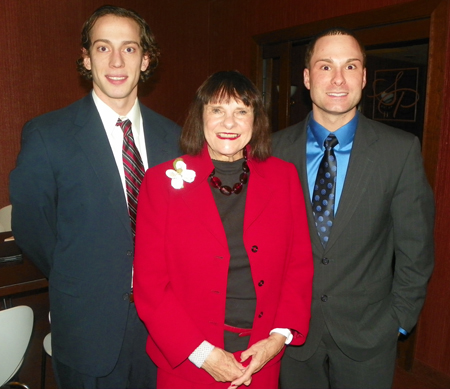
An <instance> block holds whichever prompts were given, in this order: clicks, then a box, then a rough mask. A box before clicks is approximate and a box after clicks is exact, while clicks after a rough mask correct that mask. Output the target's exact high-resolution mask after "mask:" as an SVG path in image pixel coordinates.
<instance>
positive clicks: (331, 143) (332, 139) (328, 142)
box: [323, 134, 339, 149]
mask: <svg viewBox="0 0 450 389" xmlns="http://www.w3.org/2000/svg"><path fill="white" fill-rule="evenodd" d="M338 143H339V141H338V139H337V138H336V135H333V134H330V135H328V136H327V139H325V142H323V145H324V146H325V148H326V149H332V148H334V147H335V146H336V145H337V144H338Z"/></svg>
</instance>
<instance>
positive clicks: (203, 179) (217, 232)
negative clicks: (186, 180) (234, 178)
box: [180, 148, 228, 250]
mask: <svg viewBox="0 0 450 389" xmlns="http://www.w3.org/2000/svg"><path fill="white" fill-rule="evenodd" d="M183 158H184V162H185V163H186V165H187V168H188V169H191V170H194V171H195V173H196V177H195V180H194V182H193V183H192V184H189V185H187V186H186V187H185V189H186V190H185V191H184V190H183V191H181V192H180V196H181V197H182V199H183V201H184V202H185V203H186V209H187V210H188V212H190V213H191V214H192V218H195V219H197V220H199V222H200V224H201V225H202V226H204V228H205V230H206V231H208V233H210V234H211V235H212V236H213V237H214V238H215V239H216V240H217V241H218V242H219V244H220V245H221V246H222V247H224V248H225V249H227V250H228V243H227V238H226V235H225V230H224V229H223V224H222V220H221V219H220V215H219V211H218V210H217V206H216V203H215V201H214V197H213V195H212V193H211V188H210V186H209V182H208V177H209V175H210V173H211V172H212V170H213V169H214V165H213V164H212V162H211V159H210V157H209V154H208V151H207V150H206V148H205V149H204V150H203V152H202V154H201V155H200V156H198V157H183ZM199 234H200V232H199Z"/></svg>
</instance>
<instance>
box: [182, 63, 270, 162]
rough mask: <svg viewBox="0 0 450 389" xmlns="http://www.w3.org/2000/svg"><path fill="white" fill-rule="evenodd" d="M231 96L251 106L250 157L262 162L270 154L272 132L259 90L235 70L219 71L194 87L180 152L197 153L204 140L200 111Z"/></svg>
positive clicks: (200, 149)
mask: <svg viewBox="0 0 450 389" xmlns="http://www.w3.org/2000/svg"><path fill="white" fill-rule="evenodd" d="M230 99H235V100H240V101H242V102H243V103H244V104H245V105H246V106H247V107H252V108H253V117H254V120H253V129H252V138H251V139H250V142H249V145H250V146H251V149H250V153H251V154H250V156H251V157H252V158H255V159H257V160H260V161H263V160H265V159H267V158H268V157H270V155H271V134H270V127H269V119H268V117H267V112H266V109H265V107H264V103H263V100H262V96H261V93H260V92H259V90H258V89H257V88H256V86H255V85H254V84H253V83H252V82H251V81H250V80H249V79H248V78H247V77H245V76H244V75H242V74H241V73H239V72H238V71H220V72H217V73H214V74H213V75H211V76H209V77H208V78H207V79H206V81H205V82H204V83H203V84H202V85H201V86H200V88H198V89H197V92H196V94H195V97H194V100H193V101H192V104H191V107H190V109H189V113H188V116H187V119H186V122H185V124H184V126H183V131H182V133H181V138H180V146H181V149H182V150H183V152H185V153H186V154H189V155H198V154H200V152H201V151H202V149H203V147H204V145H205V142H206V139H205V133H204V125H203V111H204V107H205V105H207V104H209V103H216V102H223V103H228V102H229V100H230Z"/></svg>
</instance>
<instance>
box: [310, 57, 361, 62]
mask: <svg viewBox="0 0 450 389" xmlns="http://www.w3.org/2000/svg"><path fill="white" fill-rule="evenodd" d="M355 61H358V62H361V63H362V60H361V59H359V58H349V59H347V61H345V63H349V62H355ZM317 62H326V63H333V62H334V61H333V59H331V58H320V59H318V60H317V61H316V62H314V63H317Z"/></svg>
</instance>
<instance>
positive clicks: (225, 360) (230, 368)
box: [202, 347, 252, 385]
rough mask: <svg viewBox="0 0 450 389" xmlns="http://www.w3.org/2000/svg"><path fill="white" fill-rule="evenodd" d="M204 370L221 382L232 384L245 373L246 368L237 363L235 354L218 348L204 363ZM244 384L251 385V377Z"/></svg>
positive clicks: (214, 349)
mask: <svg viewBox="0 0 450 389" xmlns="http://www.w3.org/2000/svg"><path fill="white" fill-rule="evenodd" d="M202 369H204V370H205V371H206V372H207V373H209V374H210V375H211V376H212V377H213V378H214V379H215V380H216V381H219V382H231V381H233V380H235V379H237V378H239V377H241V376H242V375H243V374H244V371H245V368H244V366H242V365H241V364H240V363H239V362H238V361H236V358H235V357H234V355H233V354H231V353H229V352H227V351H225V350H222V349H221V348H218V347H214V348H213V350H212V351H211V353H210V354H209V355H208V358H206V360H205V362H203V365H202ZM247 381H248V383H247ZM244 382H245V384H246V385H250V382H252V379H251V377H250V379H248V378H247V379H246V380H244V381H243V383H244Z"/></svg>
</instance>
